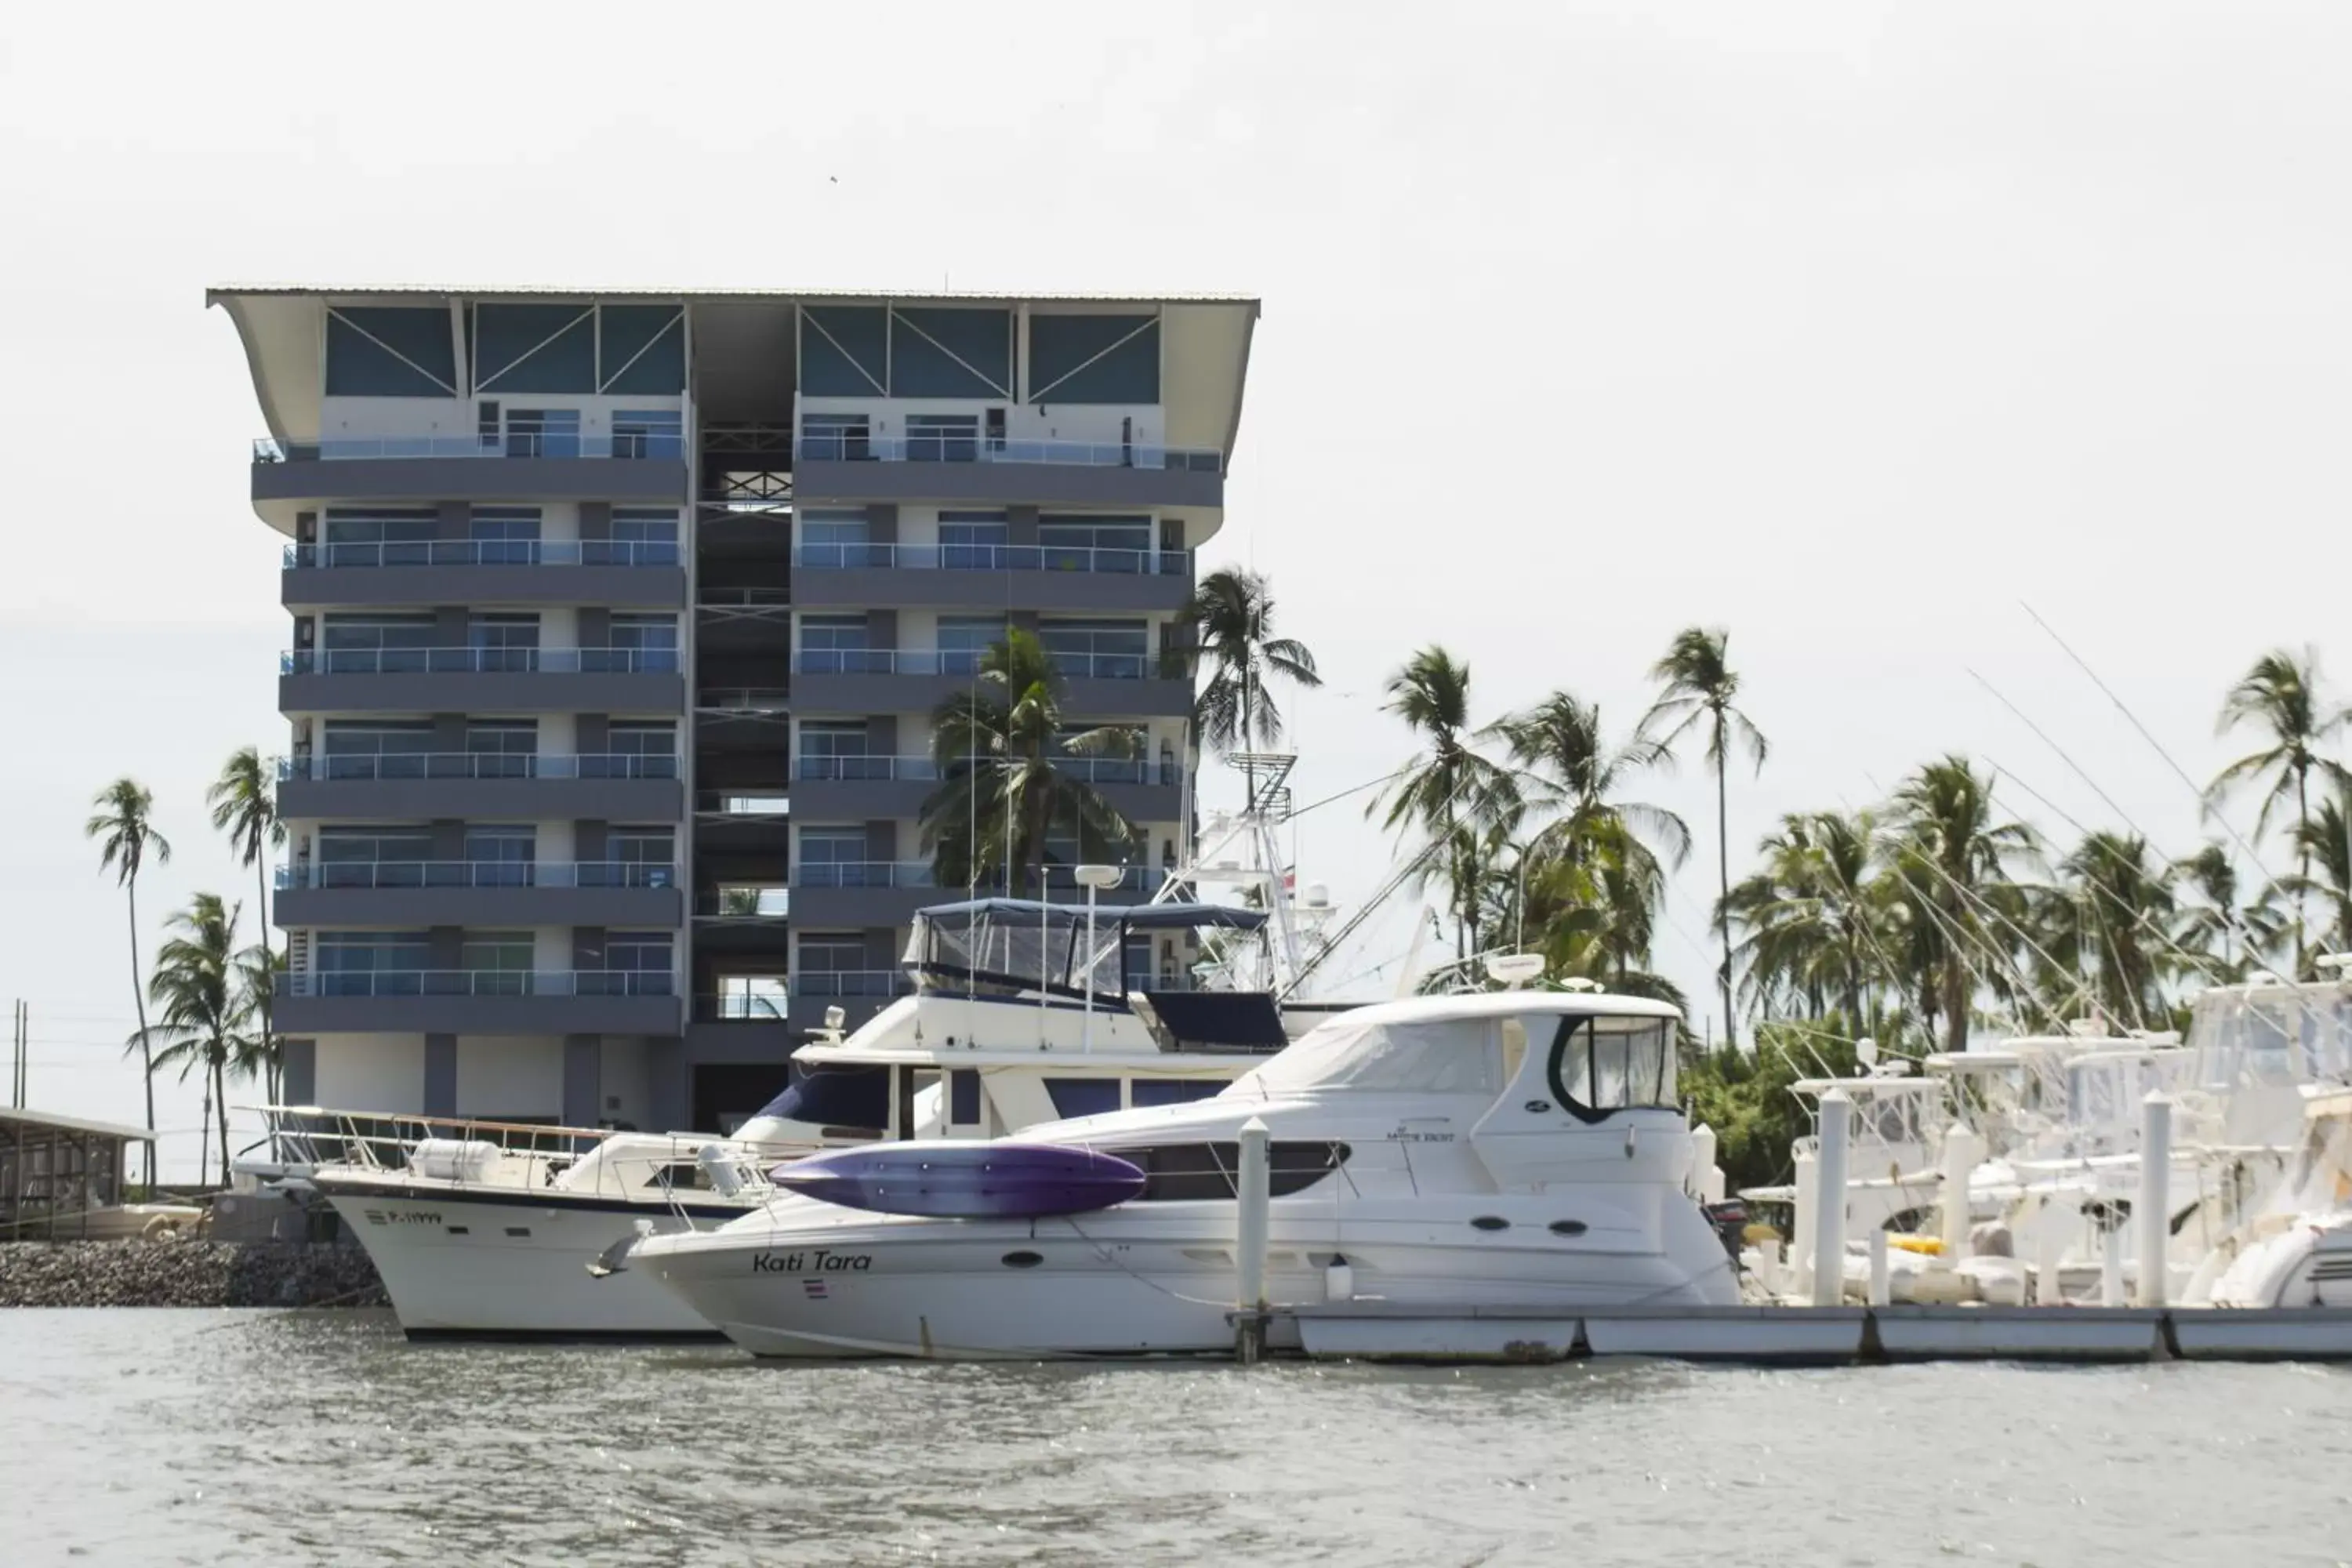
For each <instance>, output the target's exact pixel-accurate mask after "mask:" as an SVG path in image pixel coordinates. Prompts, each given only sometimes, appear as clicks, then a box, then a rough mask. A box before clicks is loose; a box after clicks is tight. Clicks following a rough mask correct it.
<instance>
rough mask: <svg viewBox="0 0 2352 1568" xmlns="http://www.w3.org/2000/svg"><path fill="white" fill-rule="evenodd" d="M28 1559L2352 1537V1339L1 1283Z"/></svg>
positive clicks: (2028, 1558)
mask: <svg viewBox="0 0 2352 1568" xmlns="http://www.w3.org/2000/svg"><path fill="white" fill-rule="evenodd" d="M0 1413H5V1416H6V1417H7V1425H8V1429H9V1447H8V1450H7V1452H6V1453H5V1455H0V1531H5V1534H0V1563H9V1564H21V1563H58V1562H95V1563H156V1562H185V1563H339V1564H340V1563H471V1562H486V1561H494V1560H506V1561H515V1562H525V1563H629V1564H652V1563H807V1562H839V1563H898V1562H933V1561H936V1562H950V1563H1108V1562H1116V1563H1122V1564H1139V1563H1227V1562H1243V1561H1247V1562H1251V1563H1307V1562H1318V1563H1414V1564H1421V1563H1576V1564H1579V1565H1580V1568H1582V1565H1587V1564H1602V1563H1612V1564H1613V1563H1708V1564H1733V1563H1804V1564H1809V1565H1827V1564H1843V1563H1930V1562H1936V1561H1950V1560H1958V1561H1980V1562H1992V1563H2039V1564H2042V1565H2044V1568H2059V1565H2062V1564H2063V1565H2074V1564H2092V1563H2132V1564H2147V1563H2224V1564H2236V1563H2243V1562H2248V1561H2251V1560H2252V1557H2253V1556H2258V1557H2259V1559H2260V1561H2261V1562H2262V1563H2263V1564H2264V1568H2272V1565H2276V1564H2287V1563H2338V1562H2347V1561H2352V1373H2347V1372H2341V1371H2334V1370H2325V1369H2319V1368H2311V1367H2294V1366H2274V1367H2211V1366H2208V1367H2183V1366H2162V1367H2146V1368H2133V1369H2127V1370H2110V1371H2094V1370H2084V1371H2043V1370H2032V1369H2026V1368H2019V1367H2000V1366H1947V1367H1916V1368H1893V1369H1886V1368H1880V1369H1868V1370H1846V1371H1835V1372H1805V1373H1798V1372H1754V1371H1741V1370H1727V1369H1704V1370H1703V1369H1696V1368H1691V1367H1684V1366H1675V1365H1670V1364H1665V1363H1628V1364H1620V1365H1591V1364H1587V1365H1571V1366H1568V1367H1551V1368H1527V1369H1507V1370H1505V1369H1496V1370H1475V1371H1456V1370H1443V1369H1433V1368H1424V1369H1396V1368H1376V1367H1364V1366H1307V1365H1277V1366H1269V1367H1263V1368H1259V1369H1256V1370H1255V1371H1252V1372H1242V1371H1238V1370H1236V1369H1234V1368H1232V1367H1227V1366H1210V1365H1177V1366H1053V1367H1003V1366H950V1365H919V1364H898V1363H870V1364H862V1365H854V1366H844V1367H793V1366H785V1365H760V1364H754V1363H751V1362H749V1361H747V1360H744V1359H742V1358H741V1357H740V1356H739V1355H737V1354H736V1353H734V1352H731V1351H730V1350H728V1349H725V1348H723V1347H712V1348H696V1349H691V1350H683V1349H633V1348H595V1349H585V1348H583V1349H561V1348H540V1347H528V1348H525V1347H509V1346H489V1345H483V1346H463V1345H460V1346H450V1345H433V1346H411V1345H409V1344H407V1343H405V1342H404V1341H403V1340H402V1339H401V1338H400V1335H399V1332H398V1331H397V1330H396V1329H395V1328H394V1325H393V1323H392V1321H391V1320H390V1319H389V1318H388V1317H386V1316H383V1315H379V1314H374V1313H294V1312H235V1313H226V1312H224V1313H196V1312H165V1311H153V1312H148V1311H86V1312H37V1311H16V1312H0Z"/></svg>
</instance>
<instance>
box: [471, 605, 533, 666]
mask: <svg viewBox="0 0 2352 1568" xmlns="http://www.w3.org/2000/svg"><path fill="white" fill-rule="evenodd" d="M466 646H467V647H470V648H472V649H473V650H474V658H473V668H476V669H478V670H486V671H493V670H494V671H516V670H528V669H537V668H539V616H536V615H477V616H474V617H473V618H472V619H471V620H470V621H468V622H467V625H466Z"/></svg>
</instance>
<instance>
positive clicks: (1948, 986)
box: [1944, 952, 1969, 1056]
mask: <svg viewBox="0 0 2352 1568" xmlns="http://www.w3.org/2000/svg"><path fill="white" fill-rule="evenodd" d="M1967 973H1968V964H1967V962H1966V961H1965V960H1963V959H1962V958H1961V957H1960V955H1959V954H1958V953H1957V952H1955V953H1952V954H1951V955H1950V956H1949V957H1948V958H1946V959H1945V960H1944V1049H1946V1050H1948V1051H1949V1052H1951V1053H1952V1054H1953V1055H1954V1056H1958V1054H1959V1053H1960V1052H1962V1051H1965V1050H1967V1049H1968V1048H1969V994H1968V982H1967V980H1966V979H1965V978H1964V977H1965V976H1966V974H1967Z"/></svg>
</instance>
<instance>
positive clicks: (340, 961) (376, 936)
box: [311, 931, 454, 996]
mask: <svg viewBox="0 0 2352 1568" xmlns="http://www.w3.org/2000/svg"><path fill="white" fill-rule="evenodd" d="M311 954H312V958H311V963H312V965H313V967H314V968H315V970H316V973H317V974H318V981H319V986H318V989H319V994H320V995H321V996H415V995H417V994H421V993H422V992H423V991H424V990H425V986H426V984H428V983H429V982H430V981H431V980H432V978H433V977H432V976H431V975H429V974H428V973H426V972H427V971H428V970H430V969H431V967H432V962H433V939H432V937H431V935H430V934H429V933H427V932H425V931H320V932H318V933H316V935H314V936H313V937H312V939H311ZM435 988H436V990H448V989H454V986H451V985H448V984H446V983H445V984H443V985H440V986H436V987H435Z"/></svg>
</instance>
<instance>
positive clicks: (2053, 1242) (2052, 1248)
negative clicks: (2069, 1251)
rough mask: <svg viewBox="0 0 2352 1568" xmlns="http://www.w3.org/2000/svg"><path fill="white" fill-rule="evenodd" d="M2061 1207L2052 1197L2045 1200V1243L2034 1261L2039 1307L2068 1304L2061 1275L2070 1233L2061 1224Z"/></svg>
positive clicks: (2034, 1292)
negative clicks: (2053, 1201)
mask: <svg viewBox="0 0 2352 1568" xmlns="http://www.w3.org/2000/svg"><path fill="white" fill-rule="evenodd" d="M2057 1208H2058V1205H2055V1204H2053V1203H2052V1202H2051V1201H2050V1200H2049V1199H2047V1198H2044V1199H2042V1213H2041V1215H2040V1216H2039V1219H2040V1224H2041V1226H2042V1229H2041V1245H2040V1247H2038V1248H2037V1249H2036V1252H2037V1256H2036V1257H2035V1258H2034V1262H2033V1304H2034V1305H2035V1306H2037V1307H2063V1306H2064V1305H2065V1304H2066V1292H2065V1288H2064V1281H2063V1279H2061V1278H2060V1276H2061V1275H2062V1273H2063V1265H2064V1260H2065V1257H2066V1233H2065V1231H2064V1230H2063V1229H2062V1228H2061V1227H2060V1226H2059V1224H2058V1214H2057V1212H2056V1211H2057Z"/></svg>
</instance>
